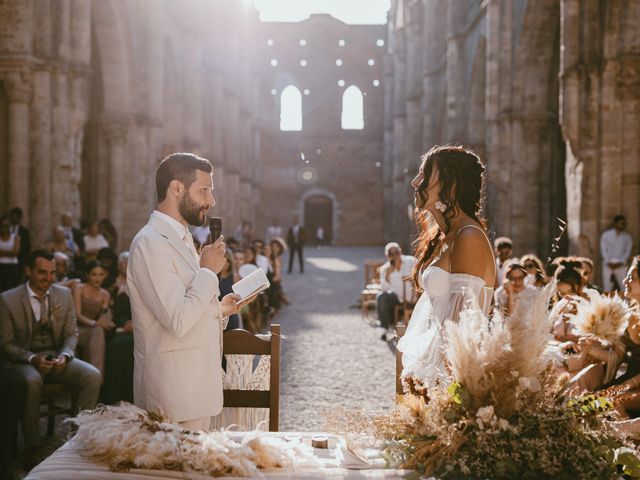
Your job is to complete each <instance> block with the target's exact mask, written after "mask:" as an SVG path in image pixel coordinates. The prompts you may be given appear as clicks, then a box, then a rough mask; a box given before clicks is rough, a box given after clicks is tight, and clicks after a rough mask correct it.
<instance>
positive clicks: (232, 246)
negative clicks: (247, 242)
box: [225, 237, 240, 252]
mask: <svg viewBox="0 0 640 480" xmlns="http://www.w3.org/2000/svg"><path fill="white" fill-rule="evenodd" d="M225 243H226V244H227V248H228V249H229V250H231V251H232V252H235V251H236V250H238V249H239V248H240V242H238V240H236V239H235V238H233V237H229V238H228V239H226V241H225Z"/></svg>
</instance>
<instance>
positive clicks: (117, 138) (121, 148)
mask: <svg viewBox="0 0 640 480" xmlns="http://www.w3.org/2000/svg"><path fill="white" fill-rule="evenodd" d="M127 129H128V122H127V121H126V120H123V119H106V120H105V121H104V123H103V127H102V131H103V133H104V136H105V139H106V141H107V148H108V155H109V157H108V158H109V180H108V183H109V197H108V206H109V218H110V220H111V223H113V226H114V227H115V228H116V231H117V232H118V233H119V234H120V235H122V227H123V220H124V208H123V207H124V202H125V198H124V196H125V189H124V182H125V180H126V178H127V177H126V176H125V171H124V170H125V168H126V164H125V149H126V146H127Z"/></svg>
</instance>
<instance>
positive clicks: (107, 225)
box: [98, 218, 118, 252]
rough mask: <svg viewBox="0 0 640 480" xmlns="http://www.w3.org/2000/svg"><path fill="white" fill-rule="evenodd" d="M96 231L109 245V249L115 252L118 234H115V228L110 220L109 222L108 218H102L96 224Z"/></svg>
mask: <svg viewBox="0 0 640 480" xmlns="http://www.w3.org/2000/svg"><path fill="white" fill-rule="evenodd" d="M98 229H99V231H100V233H101V234H102V236H103V237H104V238H105V240H106V241H107V243H108V244H109V248H110V249H111V250H113V251H114V252H115V251H117V248H118V232H116V227H115V226H114V225H113V223H111V220H109V219H108V218H103V219H102V220H100V221H99V222H98Z"/></svg>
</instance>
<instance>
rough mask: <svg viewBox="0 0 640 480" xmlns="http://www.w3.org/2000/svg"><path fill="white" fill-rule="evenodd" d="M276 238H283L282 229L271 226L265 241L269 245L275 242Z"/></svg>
mask: <svg viewBox="0 0 640 480" xmlns="http://www.w3.org/2000/svg"><path fill="white" fill-rule="evenodd" d="M276 237H282V227H279V226H277V225H271V226H270V227H269V228H267V235H266V236H265V241H266V242H267V243H269V242H270V241H271V240H273V239H274V238H276Z"/></svg>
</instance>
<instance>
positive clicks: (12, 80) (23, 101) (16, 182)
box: [2, 72, 33, 224]
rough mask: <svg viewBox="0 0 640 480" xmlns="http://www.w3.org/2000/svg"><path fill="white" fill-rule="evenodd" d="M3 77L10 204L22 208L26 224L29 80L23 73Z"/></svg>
mask: <svg viewBox="0 0 640 480" xmlns="http://www.w3.org/2000/svg"><path fill="white" fill-rule="evenodd" d="M2 78H3V83H4V85H5V89H6V92H7V100H8V101H9V132H8V133H9V148H8V150H9V171H8V174H9V178H10V179H11V180H10V182H9V205H10V206H11V207H20V208H22V210H23V211H24V222H25V223H26V224H28V222H29V144H30V142H29V103H30V102H31V96H32V93H33V92H32V83H31V77H29V76H28V75H27V74H26V72H13V73H8V74H6V75H4V76H3V77H2Z"/></svg>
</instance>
